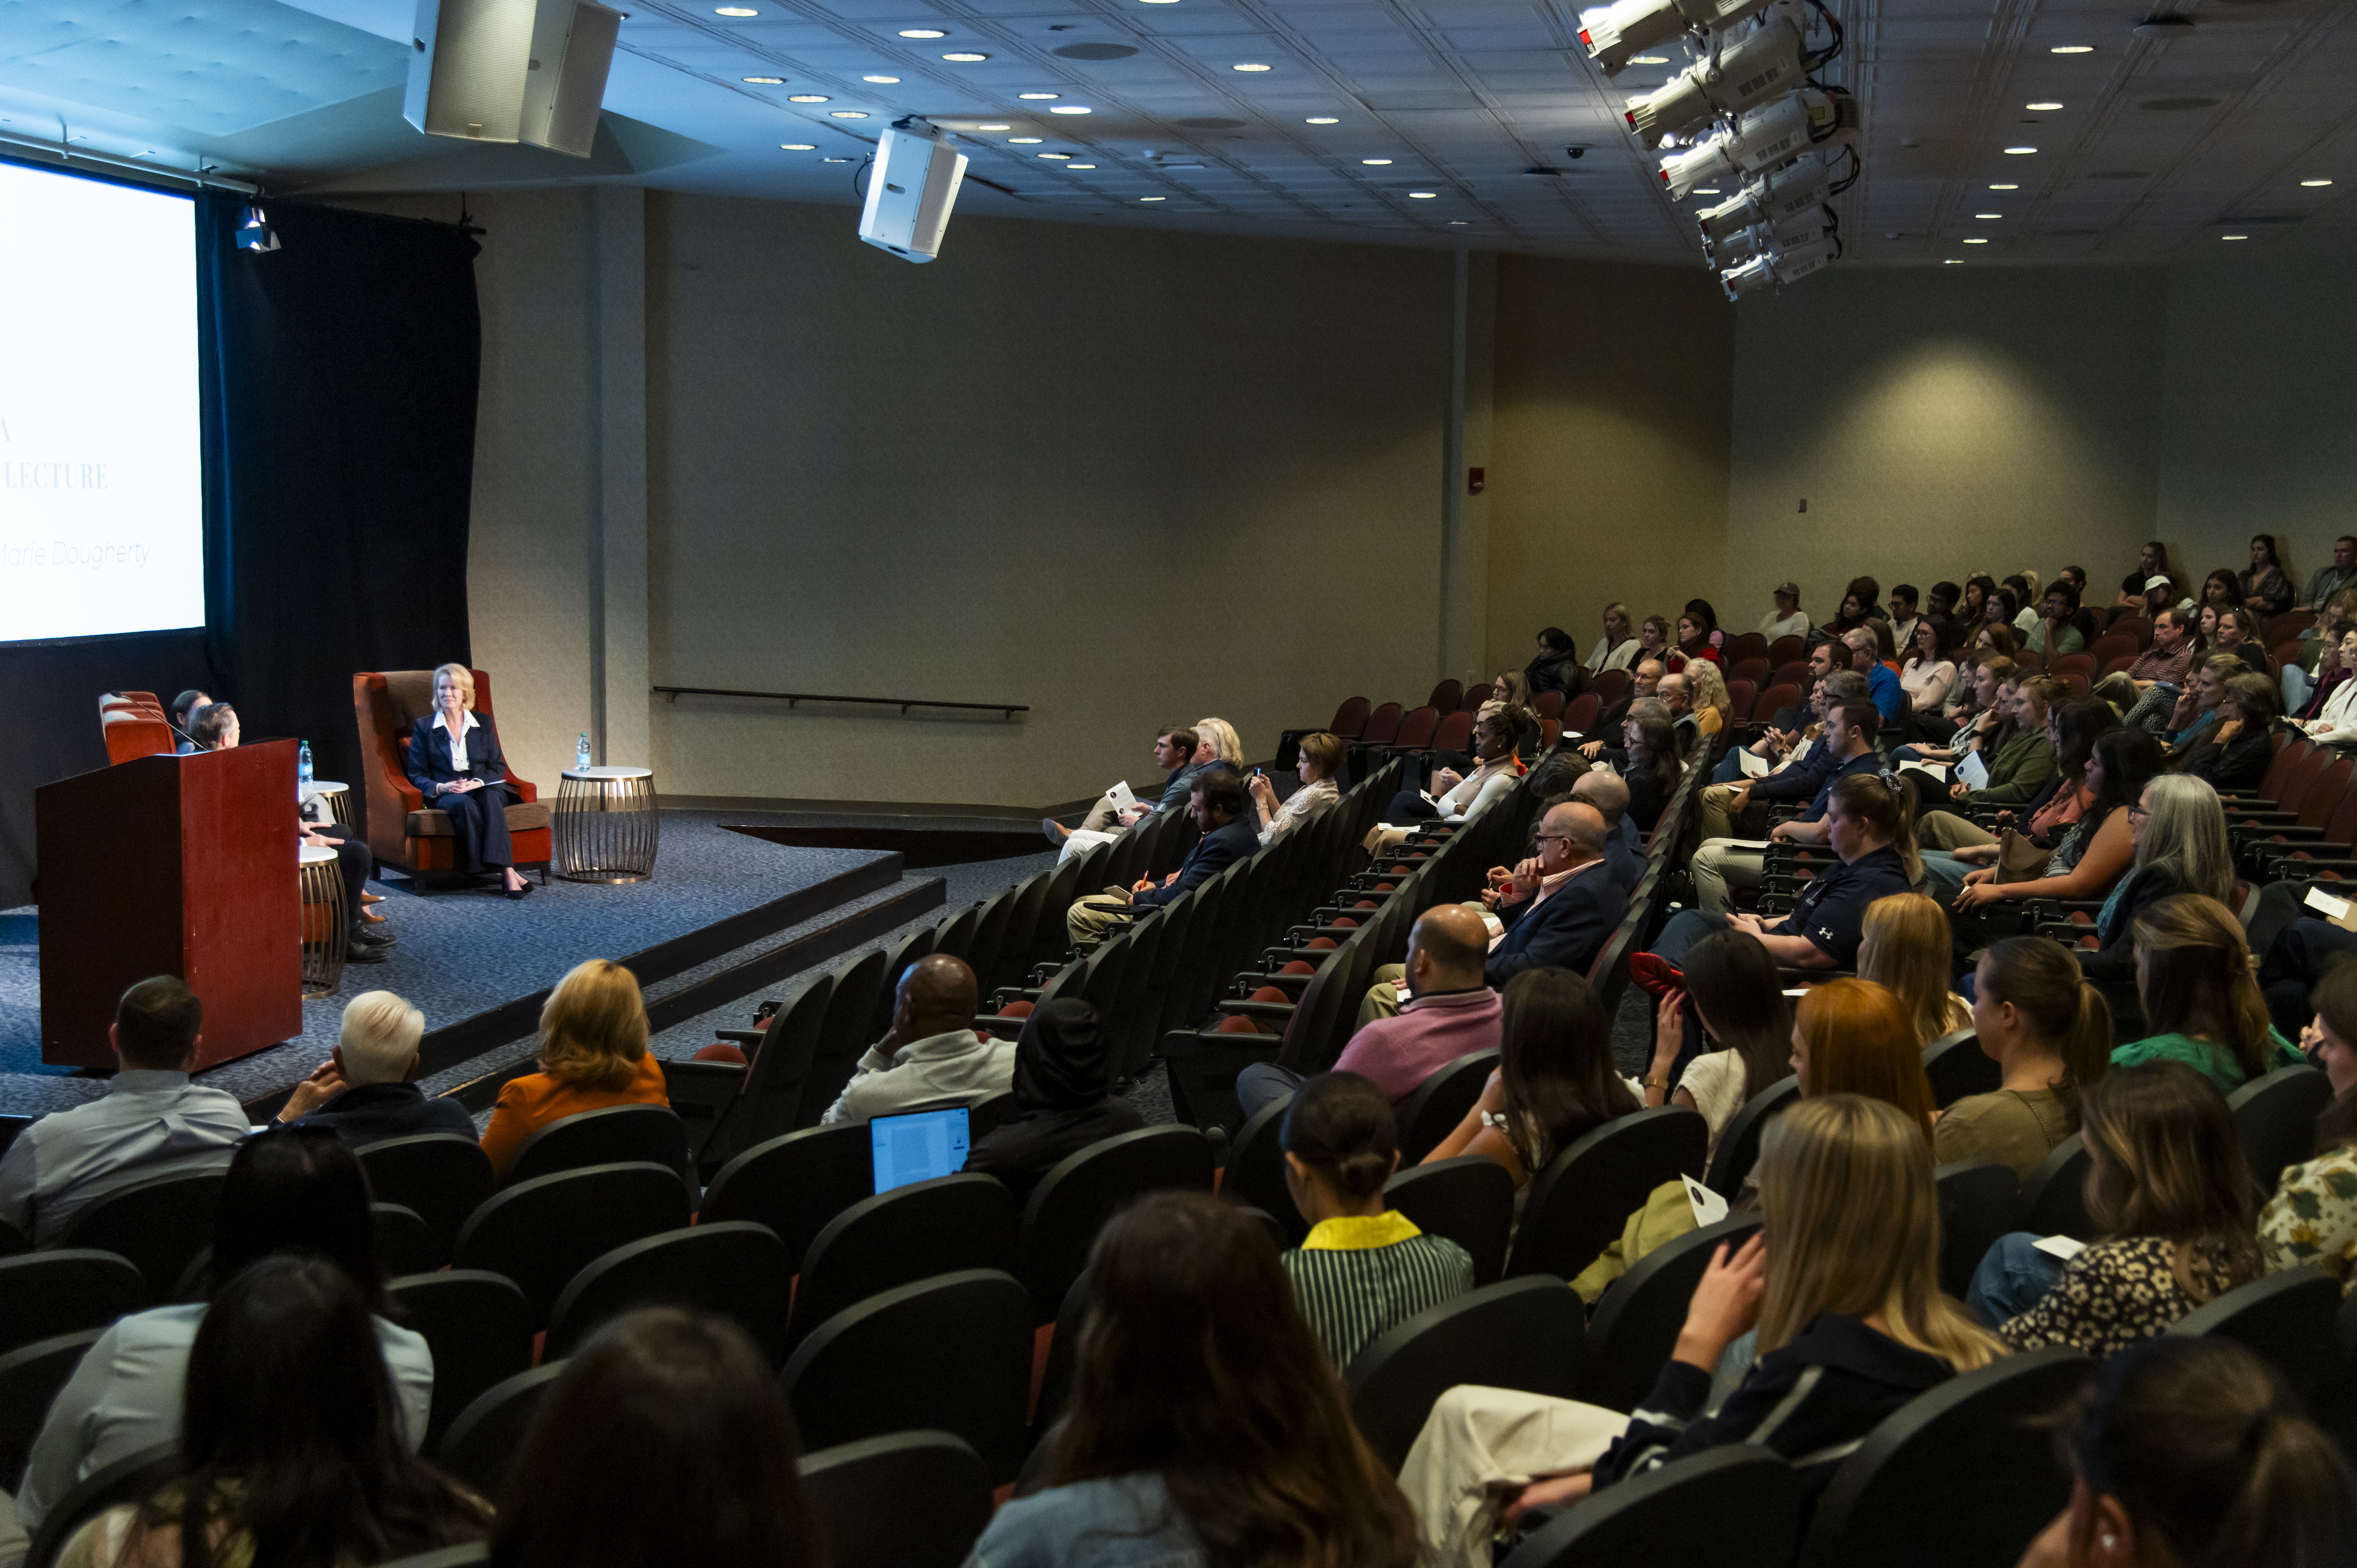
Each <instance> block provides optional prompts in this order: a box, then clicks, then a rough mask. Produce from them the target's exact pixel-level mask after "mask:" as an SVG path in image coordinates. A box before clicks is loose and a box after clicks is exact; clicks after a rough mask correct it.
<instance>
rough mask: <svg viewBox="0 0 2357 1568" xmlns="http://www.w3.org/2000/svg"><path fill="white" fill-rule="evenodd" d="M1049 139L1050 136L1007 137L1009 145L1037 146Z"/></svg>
mask: <svg viewBox="0 0 2357 1568" xmlns="http://www.w3.org/2000/svg"><path fill="white" fill-rule="evenodd" d="M1047 139H1048V138H1047V137H1045V136H1009V137H1007V138H1006V140H1007V142H1008V144H1009V145H1014V146H1017V147H1036V146H1038V145H1039V144H1040V143H1042V142H1044V141H1046V140H1047Z"/></svg>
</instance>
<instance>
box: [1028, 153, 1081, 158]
mask: <svg viewBox="0 0 2357 1568" xmlns="http://www.w3.org/2000/svg"><path fill="white" fill-rule="evenodd" d="M1031 156H1033V157H1039V158H1069V157H1071V156H1072V155H1071V154H1070V153H1034V154H1032V155H1031Z"/></svg>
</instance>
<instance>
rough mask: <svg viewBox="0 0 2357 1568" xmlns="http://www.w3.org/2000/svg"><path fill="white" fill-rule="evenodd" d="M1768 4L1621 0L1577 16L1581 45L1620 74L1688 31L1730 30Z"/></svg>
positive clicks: (1756, 0)
mask: <svg viewBox="0 0 2357 1568" xmlns="http://www.w3.org/2000/svg"><path fill="white" fill-rule="evenodd" d="M1768 4H1769V0H1620V4H1619V5H1606V6H1603V7H1601V8H1599V9H1598V10H1594V11H1582V12H1581V13H1580V14H1579V41H1580V42H1581V43H1582V44H1585V45H1586V46H1587V58H1588V59H1592V60H1595V61H1597V62H1598V64H1600V65H1602V66H1603V67H1604V74H1605V75H1607V76H1618V75H1619V74H1620V70H1621V68H1622V67H1623V66H1630V65H1635V64H1637V63H1639V62H1638V60H1637V59H1636V58H1635V57H1636V56H1637V55H1639V54H1641V52H1643V51H1644V50H1645V49H1647V48H1651V47H1652V45H1654V44H1658V43H1660V42H1661V41H1662V40H1663V39H1664V38H1675V37H1676V36H1677V35H1678V34H1680V33H1683V32H1684V31H1685V30H1686V29H1687V28H1688V27H1702V28H1706V29H1716V28H1721V27H1733V26H1735V24H1736V23H1738V22H1740V21H1742V20H1743V19H1744V18H1745V17H1747V16H1754V15H1756V14H1757V13H1759V12H1760V11H1762V10H1764V9H1766V8H1767V6H1768Z"/></svg>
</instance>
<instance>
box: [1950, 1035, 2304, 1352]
mask: <svg viewBox="0 0 2357 1568" xmlns="http://www.w3.org/2000/svg"><path fill="white" fill-rule="evenodd" d="M2079 1133H2080V1136H2081V1137H2082V1138H2083V1139H2085V1140H2086V1147H2087V1218H2088V1219H2091V1220H2093V1222H2094V1226H2095V1229H2096V1230H2097V1232H2098V1233H2099V1234H2100V1235H2101V1236H2102V1237H2103V1240H2099V1241H2095V1242H2093V1243H2092V1244H2090V1245H2089V1246H2088V1247H2087V1248H2086V1249H2085V1250H2084V1251H2080V1252H2077V1253H2075V1254H2073V1255H2072V1258H2071V1261H2070V1262H2068V1263H2064V1264H2061V1266H2060V1267H2059V1269H2058V1268H2056V1267H2055V1266H2054V1263H2053V1260H2052V1259H2051V1258H2050V1257H2048V1256H2047V1255H2046V1254H2045V1253H2043V1252H2041V1251H2038V1250H2037V1241H2038V1238H2036V1237H2034V1236H2031V1235H2029V1233H2028V1232H2026V1231H2019V1230H2017V1231H2014V1232H2012V1233H2011V1234H2009V1235H2007V1236H2003V1237H2000V1238H1998V1240H1997V1243H1996V1246H1994V1247H1992V1248H1990V1249H1989V1251H1988V1256H1986V1258H1984V1259H1982V1260H1981V1266H1980V1269H1979V1271H1978V1272H1977V1273H1975V1274H1974V1276H1973V1288H1972V1293H1971V1294H1970V1295H1969V1296H1968V1297H1967V1300H1968V1301H1969V1303H1970V1304H1971V1305H1972V1307H1973V1310H1974V1311H1975V1312H1977V1313H1979V1314H1980V1316H1981V1318H1982V1320H1983V1321H1984V1322H1986V1323H1990V1324H1993V1325H1998V1327H1997V1336H1998V1337H2000V1338H2002V1339H2003V1340H2004V1341H2005V1342H2006V1343H2007V1344H2008V1345H2010V1346H2012V1347H2013V1348H2015V1349H2017V1350H2036V1349H2039V1348H2041V1347H2044V1346H2048V1345H2068V1346H2071V1347H2072V1348H2074V1349H2077V1350H2079V1351H2080V1352H2082V1353H2083V1354H2085V1355H2088V1356H2092V1357H2093V1358H2095V1359H2097V1360H2101V1359H2103V1358H2104V1357H2105V1356H2108V1355H2110V1354H2112V1353H2113V1352H2114V1351H2115V1350H2119V1349H2122V1348H2126V1347H2127V1346H2129V1345H2132V1344H2134V1343H2136V1341H2137V1340H2139V1339H2145V1338H2149V1337H2152V1336H2153V1335H2156V1334H2165V1333H2167V1332H2168V1331H2169V1326H2170V1325H2171V1324H2173V1323H2175V1322H2176V1321H2177V1320H2178V1319H2179V1318H2180V1317H2183V1316H2185V1315H2186V1314H2187V1313H2189V1312H2191V1311H2192V1310H2193V1309H2194V1308H2195V1307H2197V1306H2200V1305H2201V1304H2202V1303H2203V1302H2206V1301H2214V1300H2216V1299H2217V1298H2218V1297H2219V1296H2221V1295H2223V1294H2225V1293H2226V1292H2228V1291H2230V1290H2233V1288H2234V1287H2235V1286H2237V1285H2244V1284H2248V1283H2250V1282H2251V1281H2253V1280H2255V1279H2257V1278H2258V1277H2259V1275H2260V1273H2262V1272H2264V1269H2265V1263H2264V1261H2263V1259H2262V1256H2261V1254H2260V1251H2259V1242H2258V1237H2257V1234H2256V1217H2255V1214H2254V1212H2253V1208H2254V1205H2253V1195H2252V1182H2251V1170H2250V1165H2249V1163H2248V1162H2247V1161H2246V1160H2245V1159H2244V1156H2243V1140H2242V1136H2241V1134H2240V1133H2238V1132H2237V1131H2236V1129H2235V1126H2234V1113H2233V1112H2231V1111H2229V1110H2227V1109H2226V1101H2225V1099H2224V1098H2223V1097H2222V1095H2220V1094H2219V1092H2218V1091H2217V1090H2216V1089H2214V1088H2213V1087H2212V1086H2211V1084H2210V1083H2209V1082H2208V1081H2207V1080H2205V1079H2203V1078H2202V1076H2201V1074H2200V1073H2198V1072H2196V1071H2194V1070H2193V1069H2191V1068H2190V1067H2187V1066H2185V1065H2184V1064H2183V1063H2182V1062H2173V1061H2152V1062H2147V1063H2145V1064H2144V1065H2143V1066H2141V1067H2132V1068H2121V1069H2115V1070H2114V1071H2111V1072H2107V1073H2105V1074H2104V1076H2103V1077H2102V1078H2100V1079H2096V1080H2095V1082H2094V1083H2093V1084H2091V1085H2089V1086H2088V1089H2087V1092H2086V1093H2085V1094H2084V1095H2083V1096H2082V1097H2081V1098H2080V1101H2079Z"/></svg>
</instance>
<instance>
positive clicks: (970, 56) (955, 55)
mask: <svg viewBox="0 0 2357 1568" xmlns="http://www.w3.org/2000/svg"><path fill="white" fill-rule="evenodd" d="M989 58H990V57H989V56H988V55H984V54H976V53H974V51H973V50H972V49H952V50H951V51H950V52H949V53H947V54H945V55H943V56H942V59H946V60H954V61H956V62H957V63H958V64H960V65H971V64H973V63H974V61H975V60H984V59H989Z"/></svg>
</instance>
